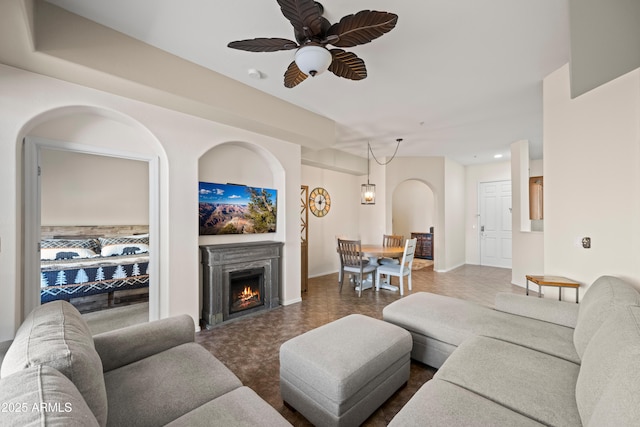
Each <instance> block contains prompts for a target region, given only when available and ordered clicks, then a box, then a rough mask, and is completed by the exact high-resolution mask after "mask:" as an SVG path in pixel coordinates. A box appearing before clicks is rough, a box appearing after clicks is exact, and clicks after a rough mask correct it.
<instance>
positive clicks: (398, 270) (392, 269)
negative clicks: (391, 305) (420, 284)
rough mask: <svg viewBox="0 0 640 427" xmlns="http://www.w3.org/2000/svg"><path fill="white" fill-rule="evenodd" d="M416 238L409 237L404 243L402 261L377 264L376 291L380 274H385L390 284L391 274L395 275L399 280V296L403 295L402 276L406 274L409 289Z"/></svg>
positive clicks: (378, 286)
mask: <svg viewBox="0 0 640 427" xmlns="http://www.w3.org/2000/svg"><path fill="white" fill-rule="evenodd" d="M417 242H418V239H409V240H407V241H406V243H405V245H404V252H403V253H402V261H400V263H399V264H386V265H380V266H378V270H377V272H376V291H377V290H379V289H380V275H381V274H386V275H387V280H388V283H389V284H391V276H397V277H398V279H399V280H400V296H403V295H404V292H403V287H404V286H403V283H402V281H403V278H404V277H405V276H407V284H408V287H409V290H411V266H412V265H413V255H414V253H415V252H416V243H417Z"/></svg>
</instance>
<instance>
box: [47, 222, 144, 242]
mask: <svg viewBox="0 0 640 427" xmlns="http://www.w3.org/2000/svg"><path fill="white" fill-rule="evenodd" d="M148 232H149V226H148V225H43V226H41V227H40V234H41V236H42V238H43V239H61V238H76V239H87V238H97V237H104V236H133V235H136V234H145V233H148Z"/></svg>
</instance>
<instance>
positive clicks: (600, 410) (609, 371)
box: [576, 307, 640, 425]
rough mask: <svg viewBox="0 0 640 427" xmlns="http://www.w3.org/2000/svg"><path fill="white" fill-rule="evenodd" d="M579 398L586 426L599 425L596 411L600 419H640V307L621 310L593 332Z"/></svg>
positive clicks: (578, 386)
mask: <svg viewBox="0 0 640 427" xmlns="http://www.w3.org/2000/svg"><path fill="white" fill-rule="evenodd" d="M576 400H577V404H578V410H579V411H580V416H581V417H582V420H583V423H584V424H585V425H587V424H591V425H598V424H597V423H594V422H593V418H594V417H593V414H594V412H596V413H597V419H599V420H603V419H607V420H610V418H611V417H614V416H617V417H622V416H623V417H624V419H626V420H627V422H629V421H632V420H635V422H637V421H638V420H640V307H624V308H622V309H619V310H617V311H616V312H615V313H614V314H613V315H612V317H610V318H609V319H608V320H607V321H605V322H604V323H603V324H602V326H601V327H600V328H599V329H598V331H597V332H596V333H595V334H594V335H593V338H591V341H590V342H589V344H588V345H587V348H586V350H585V352H584V356H583V358H582V366H581V368H580V374H579V375H578V381H577V384H576ZM621 421H622V420H621ZM609 425H627V424H626V423H625V422H620V423H614V424H609Z"/></svg>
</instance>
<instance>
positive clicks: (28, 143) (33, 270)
mask: <svg viewBox="0 0 640 427" xmlns="http://www.w3.org/2000/svg"><path fill="white" fill-rule="evenodd" d="M42 150H57V151H68V152H74V153H81V154H92V155H97V156H105V157H115V158H121V159H127V160H136V161H141V162H147V164H148V168H149V253H150V254H151V256H150V257H149V320H155V319H159V318H160V285H159V284H160V268H159V266H160V175H159V159H158V157H157V156H154V155H149V154H142V153H133V152H127V151H120V150H113V149H110V148H107V147H100V146H94V145H86V144H80V143H75V142H68V141H60V140H53V139H47V138H40V137H25V138H24V139H23V162H24V168H23V184H24V188H23V204H24V207H23V218H24V222H23V239H24V240H23V246H22V247H23V251H24V253H23V255H24V264H23V275H22V278H23V280H22V292H23V304H22V305H23V306H22V308H23V313H22V318H23V320H24V317H26V315H27V314H28V313H30V312H31V311H32V310H33V309H34V308H36V307H37V306H39V305H40V255H39V253H40V240H41V235H40V226H41V186H40V153H41V151H42Z"/></svg>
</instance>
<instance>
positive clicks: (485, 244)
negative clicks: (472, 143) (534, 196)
mask: <svg viewBox="0 0 640 427" xmlns="http://www.w3.org/2000/svg"><path fill="white" fill-rule="evenodd" d="M478 199H479V203H480V224H479V225H480V227H479V230H480V264H481V265H487V266H492V267H504V268H511V239H512V227H511V181H495V182H483V183H480V191H479V197H478Z"/></svg>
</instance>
